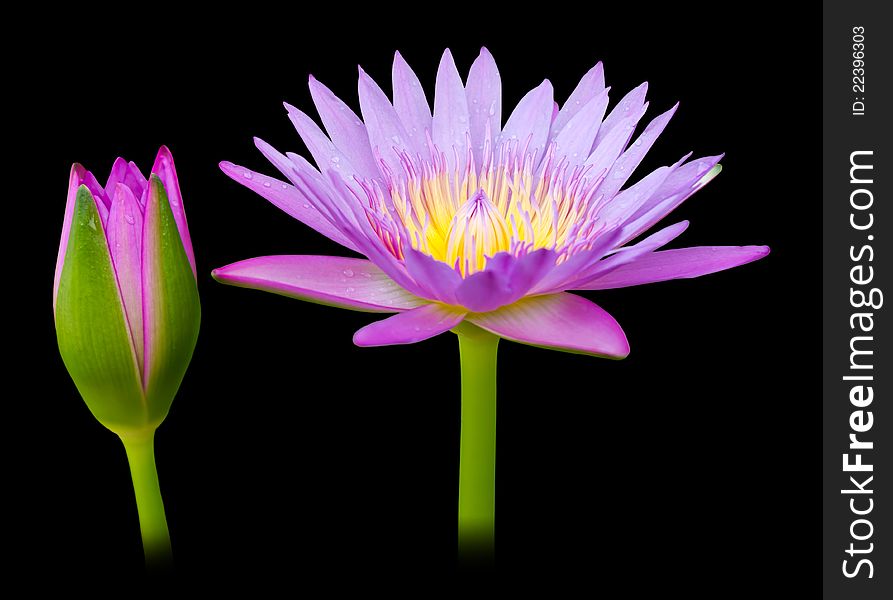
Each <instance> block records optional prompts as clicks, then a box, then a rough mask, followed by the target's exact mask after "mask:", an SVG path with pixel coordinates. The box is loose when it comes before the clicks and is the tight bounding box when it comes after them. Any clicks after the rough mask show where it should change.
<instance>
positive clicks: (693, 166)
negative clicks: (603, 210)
mask: <svg viewBox="0 0 893 600" xmlns="http://www.w3.org/2000/svg"><path fill="white" fill-rule="evenodd" d="M721 159H722V155H719V156H708V157H705V158H698V159H695V160H693V161H691V162H689V163H688V164H685V165H682V166H681V167H679V168H677V169H675V170H674V171H673V172H672V173H670V174H669V176H668V177H667V178H666V180H664V182H663V184H661V186H660V188H658V189H657V191H655V192H654V193H653V194H652V195H651V197H650V198H649V199H648V200H647V201H646V202H645V203H644V204H643V205H642V206H641V207H640V208H639V210H638V211H637V212H636V213H635V214H633V215H632V217H630V219H629V220H628V221H627V222H626V223H625V224H624V225H623V231H624V241H623V242H622V243H626V242H627V241H629V240H631V239H633V238H635V237H636V236H637V235H639V234H640V233H642V232H643V231H647V230H648V229H650V228H651V227H652V226H654V225H655V224H656V223H657V222H658V221H660V220H661V219H663V218H664V217H665V216H667V215H668V214H670V213H671V212H673V210H675V209H676V208H677V207H678V206H679V205H680V204H682V203H683V202H685V200H687V199H688V198H689V197H690V196H691V195H692V194H694V193H695V192H696V191H698V190H699V189H701V188H702V187H704V186H705V185H707V184H708V183H709V182H710V180H711V179H712V177H710V178H707V177H706V175H708V174H709V173H710V170H711V169H712V168H713V167H715V166H716V165H717V163H719V161H720V160H721ZM713 176H715V174H714V175H713Z"/></svg>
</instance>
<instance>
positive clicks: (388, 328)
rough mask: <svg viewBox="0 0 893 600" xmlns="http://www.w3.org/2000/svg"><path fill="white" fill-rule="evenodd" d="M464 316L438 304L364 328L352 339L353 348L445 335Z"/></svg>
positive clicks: (409, 342)
mask: <svg viewBox="0 0 893 600" xmlns="http://www.w3.org/2000/svg"><path fill="white" fill-rule="evenodd" d="M464 317H465V313H464V312H460V311H458V310H456V309H455V308H452V307H449V306H444V305H442V304H426V305H425V306H420V307H418V308H416V309H413V310H410V311H407V312H404V313H400V314H398V315H394V316H393V317H388V318H387V319H384V320H382V321H376V322H375V323H370V324H369V325H366V326H365V327H363V328H362V329H360V330H359V331H357V332H356V333H355V334H354V336H353V343H354V344H356V345H357V346H391V345H393V344H414V343H416V342H421V341H422V340H427V339H428V338H432V337H434V336H435V335H440V334H441V333H443V332H445V331H449V330H450V329H452V328H453V327H455V326H456V325H458V324H459V323H461V322H462V319H463V318H464Z"/></svg>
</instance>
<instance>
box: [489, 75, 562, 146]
mask: <svg viewBox="0 0 893 600" xmlns="http://www.w3.org/2000/svg"><path fill="white" fill-rule="evenodd" d="M552 105H553V101H552V84H551V83H550V82H549V80H548V79H546V80H544V81H543V82H542V83H541V84H540V85H538V86H537V87H535V88H533V89H532V90H530V91H529V92H527V94H526V95H525V96H524V97H523V98H521V101H520V102H518V106H516V107H515V110H513V111H512V114H511V116H510V117H509V119H508V121H506V124H505V127H504V128H503V130H502V137H501V141H502V142H505V141H506V140H512V139H516V140H520V142H521V144H522V145H523V144H525V143H526V142H527V139H528V138H530V144H529V145H528V147H527V149H528V151H529V152H534V151H536V150H539V152H540V155H542V150H543V149H544V148H545V147H546V141H547V140H548V139H549V127H550V126H551V124H552Z"/></svg>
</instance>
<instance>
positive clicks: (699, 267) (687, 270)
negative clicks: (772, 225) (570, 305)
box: [578, 246, 769, 290]
mask: <svg viewBox="0 0 893 600" xmlns="http://www.w3.org/2000/svg"><path fill="white" fill-rule="evenodd" d="M767 254H769V248H768V246H701V247H694V248H679V249H677V250H664V251H663V252H651V253H649V254H646V255H644V256H642V257H640V258H638V259H636V260H634V261H632V262H630V263H629V264H626V265H623V266H621V267H619V268H617V269H615V270H613V271H611V272H610V273H608V274H606V275H604V276H602V277H597V278H595V279H593V280H591V281H589V282H588V283H587V284H586V285H584V286H581V287H580V288H578V289H584V290H609V289H613V288H622V287H630V286H634V285H642V284H645V283H654V282H657V281H667V280H669V279H690V278H692V277H700V276H701V275H707V274H709V273H716V272H717V271H724V270H725V269H731V268H732V267H737V266H740V265H744V264H747V263H749V262H753V261H755V260H758V259H760V258H763V257H764V256H766V255H767Z"/></svg>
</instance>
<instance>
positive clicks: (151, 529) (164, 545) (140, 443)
mask: <svg viewBox="0 0 893 600" xmlns="http://www.w3.org/2000/svg"><path fill="white" fill-rule="evenodd" d="M121 441H122V442H124V449H125V450H126V451H127V461H128V462H129V463H130V475H131V477H132V478H133V491H134V493H135V494H136V508H137V511H138V512H139V517H140V532H141V533H142V536H143V552H144V553H145V555H146V568H147V569H149V570H150V571H159V570H166V569H168V568H169V567H170V564H171V538H170V534H169V533H168V529H167V519H165V517H164V503H163V501H162V500H161V488H159V487H158V471H157V470H156V468H155V432H154V431H152V432H151V433H149V434H148V435H128V436H121Z"/></svg>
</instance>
